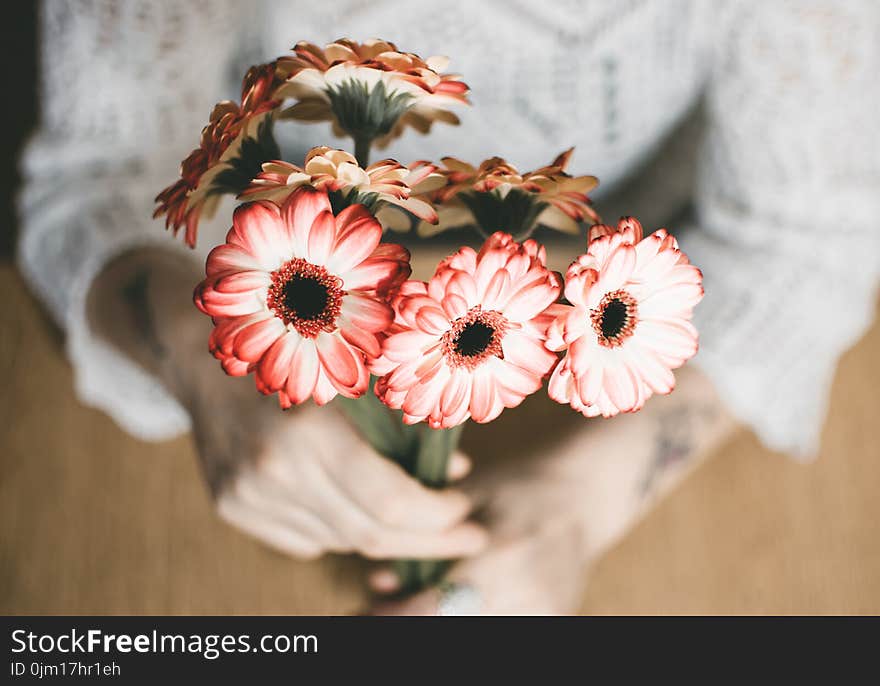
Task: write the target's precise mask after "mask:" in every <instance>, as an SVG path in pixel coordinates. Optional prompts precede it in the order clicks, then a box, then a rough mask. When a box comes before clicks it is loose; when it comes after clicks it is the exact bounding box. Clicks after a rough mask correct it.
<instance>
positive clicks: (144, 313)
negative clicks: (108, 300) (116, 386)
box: [122, 269, 168, 360]
mask: <svg viewBox="0 0 880 686" xmlns="http://www.w3.org/2000/svg"><path fill="white" fill-rule="evenodd" d="M149 285H150V271H149V270H148V269H139V270H138V271H136V272H135V273H134V274H133V275H132V276H131V278H130V279H129V280H128V282H127V283H126V284H125V285H124V286H123V287H122V297H123V298H124V300H125V302H126V303H127V304H128V306H129V311H130V312H131V316H132V321H133V322H134V326H135V330H136V331H137V333H138V335H139V336H140V337H141V341H142V342H143V345H144V348H145V350H146V352H148V353H149V354H150V355H151V356H152V357H153V358H154V359H157V360H160V359H163V358H165V357H166V356H167V353H168V351H167V350H166V348H165V346H164V345H163V344H162V341H161V340H159V335H158V333H157V332H156V326H155V320H154V317H153V310H152V307H151V306H150V300H149V298H148V297H147V292H148V289H149Z"/></svg>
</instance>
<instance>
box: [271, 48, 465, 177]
mask: <svg viewBox="0 0 880 686" xmlns="http://www.w3.org/2000/svg"><path fill="white" fill-rule="evenodd" d="M293 51H294V53H295V54H294V55H292V56H288V57H282V58H280V59H279V61H278V66H279V69H280V70H282V71H283V72H284V73H285V74H286V75H287V82H286V83H285V85H284V87H283V88H282V90H281V92H282V94H283V95H284V97H291V98H296V99H297V100H298V101H299V102H297V103H296V104H295V105H294V106H293V107H291V108H289V109H288V110H286V112H285V116H289V117H292V118H294V119H301V120H305V121H332V122H333V125H334V129H335V131H336V133H337V134H338V135H343V134H347V135H350V136H352V137H353V138H354V139H355V141H358V140H359V139H367V140H369V141H373V140H378V142H379V143H380V145H381V144H384V143H386V142H387V141H389V140H390V139H392V138H395V137H397V136H399V135H400V134H401V133H402V132H403V130H404V129H405V128H406V127H407V126H411V127H413V128H414V129H416V130H417V131H420V132H421V133H427V132H428V131H429V130H430V128H431V125H432V124H433V123H434V122H435V121H443V122H447V123H449V124H458V117H457V116H456V115H455V114H454V113H453V112H452V110H451V109H450V108H452V107H455V106H458V105H463V104H464V105H466V104H468V100H467V93H468V87H467V85H466V84H465V83H463V82H462V81H461V77H460V76H458V75H457V74H445V73H442V72H443V70H444V69H445V68H446V66H447V64H448V63H449V60H448V59H447V58H445V57H429V58H428V59H426V60H423V59H422V58H421V57H419V56H418V55H415V54H413V53H409V52H400V51H399V50H398V49H397V47H396V46H395V45H394V43H390V42H388V41H383V40H378V39H374V40H369V41H366V42H364V43H358V42H356V41H352V40H349V39H347V38H342V39H340V40H337V41H334V42H333V43H329V44H328V45H326V46H324V47H323V48H321V47H319V46H317V45H315V44H313V43H308V42H305V41H302V42H299V43H297V44H296V45H295V46H294V48H293ZM357 157H358V159H360V160H361V161H364V160H363V159H362V157H361V155H360V154H358V155H357Z"/></svg>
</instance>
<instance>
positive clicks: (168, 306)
mask: <svg viewBox="0 0 880 686" xmlns="http://www.w3.org/2000/svg"><path fill="white" fill-rule="evenodd" d="M200 278H201V274H200V271H199V269H198V266H197V263H196V262H195V260H193V259H191V258H189V257H188V256H185V255H180V254H177V253H175V252H172V251H170V250H163V249H142V250H136V251H132V252H129V253H126V254H123V255H121V256H119V257H118V258H117V259H115V260H113V261H112V262H111V263H109V264H108V265H107V266H106V267H105V269H104V270H103V271H102V272H101V274H100V275H99V276H98V278H96V279H95V281H94V283H93V284H92V288H91V290H90V292H89V297H88V304H87V316H88V318H89V324H90V326H91V327H92V329H93V331H95V333H96V334H98V335H99V336H101V337H102V338H104V339H105V340H106V341H108V342H109V343H111V344H112V345H114V346H115V347H116V348H118V349H119V350H121V351H122V352H124V353H125V354H126V355H128V356H129V357H130V358H131V359H132V360H133V361H134V362H136V363H137V364H139V365H140V366H141V367H143V368H144V369H146V370H147V371H148V372H150V373H151V374H154V375H155V376H157V377H158V378H159V379H160V380H161V381H162V382H163V383H164V384H165V385H166V387H167V388H168V390H169V391H170V392H171V393H172V394H174V395H175V396H176V397H177V398H178V400H182V399H183V396H185V395H186V394H188V393H189V392H190V390H189V387H190V386H192V385H193V384H195V383H196V381H197V375H198V374H199V373H200V368H201V367H202V366H204V363H210V362H213V360H212V359H211V357H210V355H206V354H205V352H206V349H207V340H208V335H209V333H210V322H209V321H208V320H207V318H206V317H204V316H202V315H201V314H200V313H199V312H198V310H197V309H196V308H195V306H194V305H193V303H192V290H193V288H194V287H195V285H196V284H197V283H198V281H199V279H200Z"/></svg>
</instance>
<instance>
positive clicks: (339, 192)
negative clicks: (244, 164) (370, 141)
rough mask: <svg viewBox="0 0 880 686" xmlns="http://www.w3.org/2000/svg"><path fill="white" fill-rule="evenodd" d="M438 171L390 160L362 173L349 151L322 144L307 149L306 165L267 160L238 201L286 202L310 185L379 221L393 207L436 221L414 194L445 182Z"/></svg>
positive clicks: (429, 166) (423, 164) (426, 165)
mask: <svg viewBox="0 0 880 686" xmlns="http://www.w3.org/2000/svg"><path fill="white" fill-rule="evenodd" d="M435 170H436V167H435V166H434V165H433V164H430V163H427V162H422V161H419V162H415V163H413V164H411V165H410V166H409V167H404V166H403V165H402V164H399V163H398V162H396V161H395V160H391V159H387V160H382V161H380V162H376V163H375V164H371V165H370V166H369V167H367V168H366V169H363V168H361V167H360V165H358V163H357V160H356V159H355V158H354V156H353V155H351V154H350V153H348V152H346V151H344V150H334V149H332V148H328V147H326V146H322V147H317V148H312V149H311V150H310V151H309V153H308V154H307V155H306V159H305V164H304V165H303V167H298V166H296V165H294V164H290V163H289V162H282V161H279V160H273V161H271V162H265V163H264V164H263V171H262V172H260V173H259V174H258V175H257V177H256V178H255V179H254V180H253V181H252V182H251V184H250V186H248V187H247V188H246V189H245V190H244V191H243V192H242V193H241V194H240V195H239V198H241V199H242V200H257V199H265V200H272V201H274V202H283V201H284V199H285V198H286V197H287V196H289V195H290V194H291V193H292V192H293V191H294V190H295V189H296V188H298V187H299V186H302V185H311V186H314V187H315V188H318V189H322V190H326V191H328V192H329V193H331V200H333V199H336V200H338V201H339V202H340V203H343V204H346V205H348V204H354V203H362V204H364V205H366V206H367V207H368V209H370V210H371V211H372V212H374V213H377V212H378V215H377V216H378V217H379V219H380V221H382V219H383V214H385V213H382V212H381V209H382V208H383V207H387V206H388V205H393V206H396V207H399V208H401V209H403V210H406V211H407V212H411V213H412V214H414V215H415V216H416V217H418V218H419V219H420V220H422V221H425V222H429V223H434V222H436V221H437V213H436V211H435V210H434V208H433V206H432V205H431V204H430V203H428V202H426V201H425V200H422V199H421V198H418V197H414V196H415V195H416V194H423V193H426V192H428V191H430V190H433V189H436V188H438V187H440V186H441V185H443V184H444V183H445V179H444V178H443V177H442V176H441V175H439V174H437V173H436V172H435ZM390 221H391V219H390V218H389V222H390ZM384 223H385V222H384V221H383V224H384Z"/></svg>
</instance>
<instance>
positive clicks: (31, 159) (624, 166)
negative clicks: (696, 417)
mask: <svg viewBox="0 0 880 686" xmlns="http://www.w3.org/2000/svg"><path fill="white" fill-rule="evenodd" d="M41 31H42V36H41V55H40V57H41V66H42V72H43V78H42V90H41V97H42V106H43V114H42V121H41V126H40V129H39V131H38V133H37V135H36V136H35V137H34V139H33V141H32V142H31V143H30V145H29V146H28V148H27V150H26V154H25V156H24V160H23V167H24V172H25V176H26V179H27V182H26V186H25V189H24V192H23V195H22V200H21V210H22V220H23V235H22V239H21V243H20V250H19V262H20V265H21V267H22V270H23V271H24V273H25V274H26V276H27V277H28V279H29V281H30V282H31V284H32V285H33V288H34V289H35V290H36V292H37V293H38V294H39V295H40V297H41V298H42V299H43V300H44V301H45V303H46V305H47V306H48V308H49V309H50V310H51V312H52V313H53V315H54V316H55V317H56V318H57V319H58V321H59V322H61V324H62V325H63V326H64V327H65V329H66V331H67V336H68V339H67V340H68V351H69V355H70V358H71V361H72V363H73V365H74V367H75V370H76V384H77V391H78V393H79V394H80V397H81V398H82V400H83V401H84V402H85V403H88V404H90V405H94V406H97V407H100V408H102V409H104V410H105V411H107V412H108V413H109V414H111V415H112V416H113V417H114V418H115V419H116V420H117V421H118V422H119V423H120V424H121V425H122V426H123V427H125V428H126V429H127V430H128V431H130V432H131V433H133V434H135V435H137V436H140V437H142V438H146V439H161V438H165V437H169V436H172V435H174V434H175V433H179V432H181V431H184V430H186V429H187V428H188V421H189V420H188V417H187V416H186V415H185V413H184V412H183V410H182V408H181V407H180V406H179V405H177V404H176V403H175V402H174V401H173V400H172V399H171V398H170V397H169V396H168V394H167V393H166V392H165V391H164V389H163V388H162V386H161V385H160V384H159V383H158V382H157V380H155V379H153V378H150V377H149V376H147V375H146V374H145V373H144V372H143V371H141V370H140V369H139V368H138V367H136V366H135V365H133V364H132V363H130V362H129V361H128V360H127V359H126V358H125V357H124V356H123V355H121V354H119V353H117V352H115V351H114V350H113V349H111V348H110V347H108V346H107V345H105V344H104V343H102V341H101V340H100V339H98V338H97V337H95V336H93V335H92V332H91V331H90V330H89V327H88V324H87V321H86V318H85V314H84V300H85V295H86V293H87V291H88V289H89V285H90V283H91V281H92V279H93V278H94V276H95V275H96V273H97V272H98V271H99V270H100V269H101V268H102V266H103V265H104V264H106V262H107V260H108V259H110V258H111V257H112V256H114V255H116V254H119V253H120V252H121V251H123V250H127V249H130V248H131V247H133V246H135V245H138V244H143V243H156V242H158V243H160V244H162V245H166V246H168V247H171V246H177V247H179V241H177V242H175V241H173V240H172V238H171V237H170V235H169V234H166V233H165V232H164V231H163V230H162V226H161V224H160V222H158V221H152V220H151V219H150V214H151V211H152V207H153V204H152V198H153V196H154V195H155V193H156V192H157V191H158V190H159V189H161V188H163V187H164V186H165V185H167V184H168V183H170V182H171V181H172V180H173V179H174V178H175V176H176V173H177V168H178V165H179V162H180V160H181V159H182V158H183V157H184V156H185V155H186V154H187V153H188V152H189V150H190V149H192V148H193V147H194V146H195V144H196V142H197V139H198V133H199V131H200V129H201V126H202V125H203V124H204V123H205V122H206V121H207V116H208V113H209V111H210V108H211V105H212V104H213V103H214V102H215V101H217V100H219V99H222V98H224V97H226V98H235V97H236V96H237V88H238V84H239V83H240V79H241V76H242V75H243V73H244V70H245V68H246V67H247V66H248V65H249V64H252V63H256V62H259V61H266V60H267V59H271V58H274V57H276V56H277V55H280V54H283V53H284V52H285V51H286V50H288V49H289V47H290V46H291V45H292V44H293V43H294V42H295V41H296V40H299V39H307V40H311V41H314V42H319V43H320V42H328V41H330V40H332V39H335V38H337V37H339V36H351V37H353V38H357V39H365V38H368V37H373V36H379V37H382V38H387V39H389V40H392V41H394V42H396V43H397V44H398V46H399V47H401V48H402V49H404V50H411V51H414V52H418V53H419V54H422V55H432V54H445V55H449V56H450V57H451V58H452V65H451V67H452V69H453V70H454V71H457V72H461V73H462V74H463V75H464V79H465V81H466V82H467V83H468V84H469V85H470V86H471V88H472V99H473V103H474V108H473V109H471V110H467V111H464V112H463V113H462V119H463V123H462V126H460V127H457V128H456V127H448V126H443V125H440V126H437V127H435V129H434V133H433V134H432V135H431V136H430V137H428V138H423V137H421V136H419V135H417V134H414V133H409V134H407V135H405V136H404V137H403V138H402V139H401V140H400V141H398V142H397V143H396V144H394V145H393V146H392V147H391V149H390V150H389V153H390V154H391V155H392V156H395V157H397V158H398V159H400V160H401V161H404V162H406V161H409V160H412V159H417V158H432V157H433V158H437V157H439V156H441V155H444V154H453V155H455V156H456V157H460V158H464V159H468V160H471V161H479V160H481V159H483V158H484V157H486V156H490V155H494V154H499V155H501V156H504V157H506V158H507V159H509V160H510V161H511V162H513V163H515V164H517V165H518V166H520V168H521V169H529V168H533V167H536V166H541V165H543V164H546V163H548V162H549V161H550V160H551V159H552V158H553V157H554V156H555V155H556V154H557V153H558V152H559V151H561V150H563V149H565V148H567V147H569V146H570V145H575V146H577V152H576V155H575V158H574V163H573V165H572V166H573V170H574V171H575V172H577V173H591V174H595V175H597V176H598V177H599V178H600V179H601V182H602V185H601V187H600V188H601V189H602V191H607V190H608V189H620V188H626V187H627V186H629V188H631V189H632V190H634V191H635V194H634V195H633V196H632V198H633V200H632V202H631V203H627V202H625V201H624V202H622V204H621V209H622V210H623V211H626V212H627V213H637V212H638V213H639V215H640V217H641V218H642V219H643V220H644V222H645V224H646V229H648V230H653V229H654V228H657V225H656V224H655V223H652V222H654V221H660V220H662V219H664V217H663V214H664V213H668V212H669V211H671V210H674V209H679V208H680V207H681V206H682V205H683V204H684V203H692V207H693V209H694V210H695V211H694V216H695V222H694V224H695V226H694V230H692V231H688V232H685V236H684V239H683V243H684V247H685V249H686V250H687V251H688V252H689V253H690V255H691V258H692V260H693V261H694V262H695V263H696V264H698V265H699V266H701V267H702V268H703V271H704V274H705V288H706V297H705V299H704V301H703V303H702V304H701V305H700V307H699V308H698V316H697V324H698V326H699V328H700V330H701V334H702V336H701V351H700V353H699V355H698V356H697V358H696V360H695V363H696V364H699V365H700V366H701V367H702V368H703V369H704V371H705V372H706V373H708V374H709V375H710V377H711V378H712V379H713V380H714V382H715V384H716V386H717V388H718V389H719V391H720V393H721V395H722V396H723V398H724V399H725V401H726V402H727V404H728V405H729V407H730V408H731V409H732V410H733V412H734V413H736V414H737V415H738V416H739V418H740V419H741V420H743V421H744V422H746V423H748V424H749V425H751V426H752V427H753V428H754V429H755V431H756V432H757V433H758V434H759V436H760V437H761V438H762V439H763V440H764V441H765V442H766V443H767V444H768V445H770V446H771V447H774V448H777V449H780V450H784V451H788V452H791V453H793V454H799V455H810V454H812V453H814V452H815V449H816V447H817V442H818V436H819V431H820V429H821V426H822V420H823V417H824V411H825V405H826V398H827V394H828V389H829V385H830V382H831V379H832V376H833V372H834V368H835V364H836V361H837V359H838V357H839V356H840V354H841V353H842V352H843V351H844V350H845V349H846V348H848V347H849V346H850V345H851V344H852V343H853V342H854V341H855V340H856V339H857V338H858V337H859V336H860V334H861V333H862V332H863V331H864V330H865V328H866V327H867V325H868V324H869V323H870V321H871V319H872V316H873V313H874V303H873V297H874V291H875V288H876V285H877V282H878V274H880V229H878V227H877V217H878V216H880V135H878V129H880V127H878V124H877V121H878V117H880V114H878V113H880V92H878V91H880V86H878V83H880V81H878V74H880V39H878V36H880V5H878V4H877V3H874V2H870V0H868V1H866V2H842V1H833V0H827V1H824V2H823V1H816V2H809V1H799V2H794V1H792V2H785V1H781V0H763V1H758V2H727V3H722V2H711V1H709V0H706V1H704V2H700V1H699V0H692V1H691V0H619V1H617V2H603V1H600V0H595V1H587V0H585V1H583V2H577V1H576V0H567V1H565V2H553V3H534V2H527V1H526V0H488V1H487V0H483V1H481V2H473V1H471V0H444V2H443V3H427V2H424V3H423V2H399V1H395V0H372V1H370V2H350V1H347V2H340V1H338V0H337V1H336V2H324V3H315V2H310V3H306V2H297V1H290V0H288V1H282V2H268V3H257V2H247V3H245V2H237V1H236V0H210V1H208V0H203V1H200V2H196V1H191V2H186V3H182V2H176V1H175V0H167V1H162V0H78V1H74V0H51V1H47V2H44V5H43V7H42V20H41ZM699 103H702V104H703V107H702V111H703V112H704V113H705V115H706V116H705V121H706V125H705V129H704V130H703V131H701V132H700V134H699V136H698V137H697V136H696V135H695V133H694V131H695V129H694V128H693V127H691V126H684V128H682V127H681V126H680V124H681V123H682V122H683V121H685V120H686V119H687V118H688V116H689V115H690V114H691V113H692V112H693V111H694V110H695V106H696V105H697V104H699ZM279 128H280V129H283V128H284V127H279ZM289 131H290V136H291V138H290V139H289V140H288V146H287V152H288V153H289V155H288V159H291V160H292V161H297V160H300V161H301V157H302V153H303V152H304V151H305V150H306V149H308V148H309V147H311V146H312V145H318V144H324V143H330V144H333V143H334V140H333V139H332V137H331V134H330V132H329V127H327V126H325V125H292V126H291V128H290V129H289ZM671 137H672V140H671V142H670V140H669V139H670V138H671ZM694 143H696V144H697V145H694ZM337 144H338V143H337ZM689 144H690V145H689ZM689 147H690V148H697V147H698V151H697V152H698V162H697V164H696V167H695V171H694V170H693V169H692V168H691V167H690V166H689V165H688V164H686V163H685V161H686V160H687V159H688V157H687V155H685V154H683V153H681V151H682V150H687V149H688V148H689ZM658 151H660V152H659V153H658ZM658 154H659V159H657V155H658ZM652 156H653V157H655V161H654V163H653V164H652V165H651V166H652V167H653V169H654V170H655V172H654V173H653V174H649V175H648V176H647V177H642V178H641V179H638V178H637V177H636V179H635V180H633V178H634V177H633V174H634V173H635V172H637V171H638V170H639V168H641V167H643V166H645V164H646V162H647V161H648V160H649V159H650V158H651V157H652ZM623 197H624V198H626V197H627V196H626V195H624V196H623ZM639 197H640V198H641V201H639V200H637V198H639ZM603 198H606V196H605V195H603V193H602V192H600V193H596V194H595V200H596V204H597V208H598V209H599V210H600V211H605V210H607V209H608V208H607V206H605V205H604V204H603ZM607 202H609V203H610V202H611V200H607ZM646 203H647V205H648V207H647V208H644V207H641V206H640V205H645V204H646ZM230 209H231V205H227V206H224V207H221V209H220V211H219V212H218V215H217V218H216V220H215V221H213V222H208V223H207V225H206V226H203V228H202V230H201V232H200V239H199V242H200V251H199V252H201V253H204V252H205V251H206V250H207V249H208V248H210V247H211V245H213V244H215V243H216V242H218V241H219V240H220V239H221V238H220V237H221V236H222V231H223V230H224V229H225V228H228V224H229V217H230V214H229V211H230ZM615 209H617V208H616V207H615ZM605 214H606V217H607V218H609V219H615V218H616V217H614V216H613V214H612V213H610V212H607V211H606V212H605ZM654 216H656V217H657V219H654V218H653V217H654ZM670 228H672V230H673V231H674V232H675V233H677V234H679V236H681V231H680V229H681V228H682V227H676V226H673V227H670ZM177 247H175V249H177Z"/></svg>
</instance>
